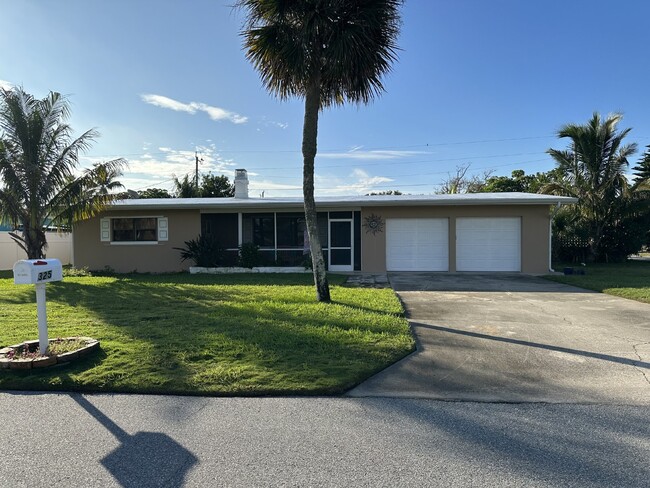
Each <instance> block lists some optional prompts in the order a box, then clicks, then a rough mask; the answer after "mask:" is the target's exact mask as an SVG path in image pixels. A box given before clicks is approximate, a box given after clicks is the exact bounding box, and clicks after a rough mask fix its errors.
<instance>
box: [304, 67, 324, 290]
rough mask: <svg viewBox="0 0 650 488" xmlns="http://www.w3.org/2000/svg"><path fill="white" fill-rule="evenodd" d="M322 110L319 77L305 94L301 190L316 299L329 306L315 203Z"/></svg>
mask: <svg viewBox="0 0 650 488" xmlns="http://www.w3.org/2000/svg"><path fill="white" fill-rule="evenodd" d="M319 111H320V80H319V79H318V77H316V79H314V80H313V81H312V83H311V84H310V86H309V87H308V88H307V93H306V95H305V119H304V123H303V128H302V158H303V169H302V171H303V172H302V191H303V196H304V199H305V223H306V225H307V234H308V235H309V247H310V250H311V262H312V266H313V270H314V285H315V286H316V299H317V300H318V301H319V302H326V303H329V302H331V298H330V287H329V284H328V283H327V272H326V270H325V260H324V259H323V251H322V247H321V244H320V238H319V236H318V221H317V214H316V202H315V201H314V159H315V158H316V148H317V138H318V112H319Z"/></svg>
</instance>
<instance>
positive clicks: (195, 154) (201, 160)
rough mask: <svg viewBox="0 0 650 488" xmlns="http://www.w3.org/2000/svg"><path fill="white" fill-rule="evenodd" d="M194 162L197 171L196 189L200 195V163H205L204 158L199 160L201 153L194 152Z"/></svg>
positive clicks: (195, 178) (195, 177)
mask: <svg viewBox="0 0 650 488" xmlns="http://www.w3.org/2000/svg"><path fill="white" fill-rule="evenodd" d="M194 161H195V163H196V171H195V173H194V188H196V193H197V195H198V193H199V162H203V158H199V153H198V152H197V151H194Z"/></svg>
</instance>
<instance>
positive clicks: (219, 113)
mask: <svg viewBox="0 0 650 488" xmlns="http://www.w3.org/2000/svg"><path fill="white" fill-rule="evenodd" d="M140 98H141V99H142V101H143V102H145V103H148V104H149V105H154V106H156V107H160V108H166V109H169V110H174V111H175V112H185V113H188V114H192V115H194V114H195V113H196V112H197V111H200V112H205V113H206V114H208V117H210V118H211V119H212V120H215V121H220V120H228V121H230V122H232V123H233V124H244V123H246V122H247V121H248V117H245V116H243V115H240V114H238V113H235V112H231V111H229V110H226V109H223V108H220V107H214V106H212V105H208V104H206V103H203V102H190V103H183V102H179V101H178V100H174V99H173V98H169V97H165V96H163V95H154V94H151V93H146V94H144V95H140Z"/></svg>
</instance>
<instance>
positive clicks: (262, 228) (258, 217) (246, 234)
mask: <svg viewBox="0 0 650 488" xmlns="http://www.w3.org/2000/svg"><path fill="white" fill-rule="evenodd" d="M242 219H243V222H242V225H243V228H242V238H243V241H244V242H245V243H246V242H252V243H253V244H256V245H258V246H260V247H265V248H273V247H275V222H274V220H273V214H272V213H266V214H244V215H243V217H242Z"/></svg>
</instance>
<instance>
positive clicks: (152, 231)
mask: <svg viewBox="0 0 650 488" xmlns="http://www.w3.org/2000/svg"><path fill="white" fill-rule="evenodd" d="M112 223H113V241H116V242H122V241H157V240H158V220H157V219H155V218H142V219H138V218H135V219H133V218H130V219H112Z"/></svg>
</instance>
